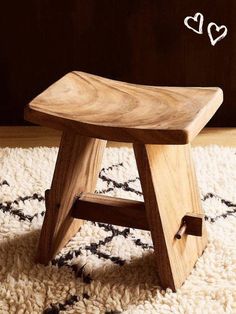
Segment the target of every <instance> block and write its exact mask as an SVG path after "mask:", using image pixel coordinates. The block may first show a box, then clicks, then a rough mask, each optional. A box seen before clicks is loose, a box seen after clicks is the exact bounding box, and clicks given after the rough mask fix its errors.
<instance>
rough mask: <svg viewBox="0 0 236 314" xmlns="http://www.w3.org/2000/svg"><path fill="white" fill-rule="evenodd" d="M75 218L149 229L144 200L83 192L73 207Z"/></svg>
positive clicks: (72, 212) (72, 213)
mask: <svg viewBox="0 0 236 314" xmlns="http://www.w3.org/2000/svg"><path fill="white" fill-rule="evenodd" d="M71 215H72V216H73V217H74V218H80V219H84V220H91V221H96V222H104V223H108V224H114V225H118V226H124V227H130V228H138V229H143V230H148V229H149V226H148V223H147V217H146V212H145V206H144V203H143V202H139V201H134V200H129V199H123V198H118V197H111V196H106V195H101V194H93V193H82V195H80V196H79V197H78V198H77V199H76V201H75V203H74V205H73V208H72V211H71Z"/></svg>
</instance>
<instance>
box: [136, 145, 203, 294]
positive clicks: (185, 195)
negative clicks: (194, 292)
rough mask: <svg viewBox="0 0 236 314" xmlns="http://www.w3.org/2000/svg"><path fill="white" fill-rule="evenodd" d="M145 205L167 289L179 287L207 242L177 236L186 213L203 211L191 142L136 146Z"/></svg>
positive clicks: (161, 278)
mask: <svg viewBox="0 0 236 314" xmlns="http://www.w3.org/2000/svg"><path fill="white" fill-rule="evenodd" d="M134 151H135V156H136V160H137V166H138V170H139V175H140V179H141V185H142V190H143V195H144V201H145V208H146V212H147V218H148V223H149V226H150V230H151V234H152V239H153V244H154V249H155V254H156V262H157V271H158V273H159V278H160V283H161V285H162V286H163V287H164V288H167V287H170V288H171V289H173V290H176V289H177V288H179V287H180V286H181V285H182V283H183V282H184V281H185V279H186V278H187V276H188V274H189V273H190V272H191V271H192V268H193V267H194V264H195V262H196V261H197V259H198V257H199V256H200V255H201V254H202V252H203V250H204V249H205V247H206V244H207V236H206V228H205V225H203V231H202V232H203V235H202V237H195V236H191V235H186V234H185V235H184V236H183V237H182V239H181V240H178V239H176V238H175V235H176V233H177V231H178V230H179V229H180V227H181V224H182V218H183V217H184V216H185V215H186V213H188V212H190V213H196V214H203V212H202V208H201V202H200V197H199V192H198V187H197V181H196V176H195V172H194V166H193V162H192V158H191V152H190V147H189V145H175V146H173V145H137V144H135V145H134Z"/></svg>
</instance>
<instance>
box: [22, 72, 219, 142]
mask: <svg viewBox="0 0 236 314" xmlns="http://www.w3.org/2000/svg"><path fill="white" fill-rule="evenodd" d="M222 101H223V93H222V90H221V89H220V88H217V87H203V88H201V87H156V86H144V85H135V84H129V83H124V82H118V81H114V80H109V79H106V78H102V77H98V76H95V75H91V74H87V73H83V72H71V73H68V74H67V75H65V76H64V77H63V78H61V79H60V80H59V81H57V82H56V83H54V84H53V85H52V86H50V87H49V88H48V89H47V90H46V91H44V92H43V93H42V94H40V95H39V96H37V97H36V98H35V99H34V100H32V102H31V103H30V104H29V105H28V106H27V108H26V110H25V119H26V120H29V121H31V122H34V123H37V124H40V125H43V126H49V127H52V128H55V129H61V130H65V129H69V128H70V129H72V130H73V131H74V132H78V133H80V134H82V135H85V136H91V137H96V138H103V139H106V140H113V141H121V142H131V143H133V142H138V143H150V144H185V143H188V142H190V141H192V140H193V138H194V137H195V136H196V135H197V134H198V133H199V131H200V130H201V129H202V128H203V127H204V126H205V125H206V123H207V122H208V121H209V120H210V118H211V117H212V116H213V114H214V113H215V111H216V110H217V109H218V107H219V106H220V105H221V103H222Z"/></svg>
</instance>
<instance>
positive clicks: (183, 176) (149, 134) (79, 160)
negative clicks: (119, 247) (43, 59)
mask: <svg viewBox="0 0 236 314" xmlns="http://www.w3.org/2000/svg"><path fill="white" fill-rule="evenodd" d="M222 101H223V93H222V90H221V89H220V88H215V87H206V88H194V87H154V86H142V85H134V84H128V83H123V82H118V81H114V80H109V79H105V78H101V77H99V76H95V75H91V74H87V73H83V72H71V73H69V74H67V75H65V76H64V77H63V78H62V79H60V80H59V81H57V82H56V83H55V84H53V85H52V86H50V87H49V88H48V89H47V90H46V91H44V92H43V93H42V94H40V95H39V96H38V97H36V98H35V99H34V100H33V101H32V102H31V103H30V104H29V105H28V106H27V108H26V109H25V119H26V120H28V121H31V122H34V123H37V124H40V125H44V126H48V127H52V128H55V129H60V130H63V134H62V138H61V144H60V149H59V152H58V158H57V162H56V167H55V171H54V176H53V180H52V185H51V189H50V190H48V191H46V193H45V198H46V214H45V218H44V223H43V227H42V231H41V236H40V240H39V246H38V256H37V260H38V261H39V262H40V263H43V264H47V263H48V262H49V261H50V260H51V259H52V258H53V257H54V256H55V255H56V254H57V252H58V251H59V250H60V249H61V248H62V247H63V246H64V245H65V244H66V243H67V242H68V241H69V240H70V238H71V237H72V236H73V235H74V234H75V233H76V232H77V231H78V229H79V228H80V226H81V224H82V222H83V221H82V220H81V219H86V220H91V221H98V222H104V223H112V224H116V225H121V226H129V227H134V228H141V229H146V230H151V235H152V239H153V244H154V250H155V256H156V262H157V263H156V265H157V272H158V274H159V278H160V283H161V285H162V287H163V288H167V287H170V288H171V289H172V290H174V291H176V289H177V288H178V287H180V286H181V285H182V284H183V282H184V281H185V279H186V277H187V276H188V274H189V273H190V272H191V270H192V269H193V267H194V264H195V263H196V261H197V259H198V257H199V256H200V255H201V254H202V253H203V250H204V249H205V247H206V245H207V235H206V228H205V224H204V216H203V211H202V207H201V201H200V197H199V191H198V186H197V181H196V176H195V171H194V165H193V161H192V157H191V151H190V144H189V142H191V141H192V140H193V138H194V137H195V136H196V135H197V134H198V133H199V131H200V130H201V129H202V128H203V127H204V126H205V124H206V123H207V122H208V121H209V119H210V118H211V117H212V116H213V114H214V113H215V111H216V110H217V109H218V107H219V106H220V104H221V103H222ZM107 140H111V141H118V142H130V143H133V148H134V153H135V157H136V161H137V166H138V171H139V175H140V179H141V185H142V190H143V196H144V202H139V201H132V200H126V199H120V198H113V197H109V196H104V195H99V194H94V193H93V192H94V191H95V187H96V182H97V177H98V173H99V171H100V167H101V161H102V157H103V152H104V149H105V147H106V141H107Z"/></svg>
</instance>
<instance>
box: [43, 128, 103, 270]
mask: <svg viewBox="0 0 236 314" xmlns="http://www.w3.org/2000/svg"><path fill="white" fill-rule="evenodd" d="M105 146H106V141H102V140H98V139H93V138H85V137H82V136H79V135H78V134H74V133H72V132H67V133H66V132H64V133H63V134H62V138H61V143H60V149H59V152H58V157H57V162H56V166H55V171H54V175H53V180H52V185H51V189H50V191H48V192H46V214H45V218H44V223H43V227H42V231H41V235H40V240H39V245H38V255H37V260H38V261H39V262H40V263H43V264H47V263H48V262H49V261H50V260H51V259H52V258H53V257H54V256H55V255H56V253H57V252H58V251H59V250H60V249H61V248H62V247H63V246H64V245H65V244H66V243H67V242H68V241H69V240H70V238H71V237H72V236H73V235H74V234H75V233H76V232H77V231H78V229H79V227H80V226H81V223H82V221H81V220H78V219H74V218H73V217H72V216H71V214H70V210H71V207H72V205H73V202H74V198H75V196H76V195H78V194H79V193H81V192H86V191H87V192H93V191H94V190H95V187H96V182H97V178H98V173H99V171H100V167H101V161H102V156H103V151H104V149H105Z"/></svg>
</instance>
